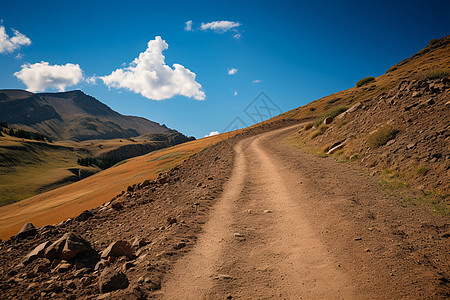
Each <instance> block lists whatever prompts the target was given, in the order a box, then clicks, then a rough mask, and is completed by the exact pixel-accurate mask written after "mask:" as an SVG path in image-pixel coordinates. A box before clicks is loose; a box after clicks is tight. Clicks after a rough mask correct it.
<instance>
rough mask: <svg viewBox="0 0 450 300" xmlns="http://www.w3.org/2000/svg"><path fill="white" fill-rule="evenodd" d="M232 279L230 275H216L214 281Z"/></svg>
mask: <svg viewBox="0 0 450 300" xmlns="http://www.w3.org/2000/svg"><path fill="white" fill-rule="evenodd" d="M232 278H233V277H231V276H230V275H227V274H218V275H217V276H216V277H215V278H214V279H227V280H229V279H232Z"/></svg>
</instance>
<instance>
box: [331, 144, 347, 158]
mask: <svg viewBox="0 0 450 300" xmlns="http://www.w3.org/2000/svg"><path fill="white" fill-rule="evenodd" d="M346 144H347V141H343V142H342V143H339V144H337V145H335V146H333V147H332V148H331V149H330V150H328V152H327V154H328V155H330V154H333V153H334V152H336V151H337V150H339V149H342V148H343V147H344V146H345V145H346Z"/></svg>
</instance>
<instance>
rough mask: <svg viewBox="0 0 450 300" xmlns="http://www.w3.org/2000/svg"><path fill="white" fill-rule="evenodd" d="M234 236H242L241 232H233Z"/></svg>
mask: <svg viewBox="0 0 450 300" xmlns="http://www.w3.org/2000/svg"><path fill="white" fill-rule="evenodd" d="M234 236H235V237H244V235H243V234H240V233H238V232H235V233H234Z"/></svg>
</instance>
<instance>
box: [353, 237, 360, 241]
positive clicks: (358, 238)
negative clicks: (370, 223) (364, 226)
mask: <svg viewBox="0 0 450 300" xmlns="http://www.w3.org/2000/svg"><path fill="white" fill-rule="evenodd" d="M353 240H354V241H361V240H362V238H361V237H355V238H354V239H353Z"/></svg>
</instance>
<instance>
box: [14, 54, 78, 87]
mask: <svg viewBox="0 0 450 300" xmlns="http://www.w3.org/2000/svg"><path fill="white" fill-rule="evenodd" d="M14 76H16V77H17V78H18V79H19V80H21V81H22V82H23V83H24V84H25V85H26V86H27V90H29V91H30V92H40V91H45V90H47V89H57V90H59V91H61V92H63V91H64V90H65V89H66V87H68V86H72V85H75V84H78V83H79V82H80V81H81V80H82V79H83V71H82V70H81V68H80V66H79V65H74V64H65V65H50V64H49V63H48V62H45V61H42V62H40V63H35V64H24V65H22V69H21V70H20V71H19V72H16V73H14Z"/></svg>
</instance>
